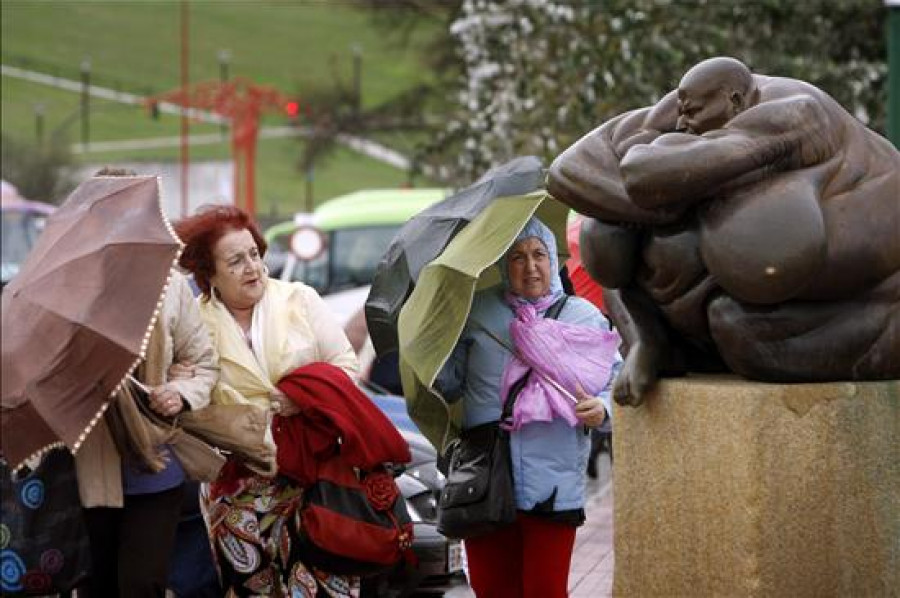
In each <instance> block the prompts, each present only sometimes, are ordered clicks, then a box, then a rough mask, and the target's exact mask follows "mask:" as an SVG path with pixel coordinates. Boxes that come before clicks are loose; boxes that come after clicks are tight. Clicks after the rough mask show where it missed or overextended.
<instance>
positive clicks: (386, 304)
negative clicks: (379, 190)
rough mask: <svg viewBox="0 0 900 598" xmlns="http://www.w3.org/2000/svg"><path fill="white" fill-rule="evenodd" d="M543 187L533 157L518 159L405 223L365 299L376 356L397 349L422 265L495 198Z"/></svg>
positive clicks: (542, 179) (386, 253)
mask: <svg viewBox="0 0 900 598" xmlns="http://www.w3.org/2000/svg"><path fill="white" fill-rule="evenodd" d="M543 185H544V171H543V168H542V167H541V162H540V160H538V159H537V158H535V157H534V156H525V157H521V158H516V159H515V160H512V161H510V162H507V163H506V164H503V165H502V166H498V167H497V168H494V169H492V170H490V171H488V172H487V173H486V174H485V175H484V176H483V177H481V179H479V180H478V181H477V182H476V183H475V184H473V185H471V186H470V187H467V188H465V189H463V190H462V191H460V192H459V193H456V194H455V195H452V196H450V197H448V198H447V199H445V200H443V201H440V202H438V203H436V204H434V205H432V206H430V207H428V208H426V209H425V210H423V211H422V212H420V213H419V214H417V215H416V216H414V217H413V218H412V219H410V221H409V222H407V223H406V224H405V225H403V228H401V229H400V231H399V232H398V233H397V236H396V237H395V238H394V240H393V241H392V242H391V244H390V246H389V247H388V249H387V251H386V252H385V255H384V258H382V260H381V263H379V265H378V268H377V270H376V271H375V278H374V280H373V282H372V289H371V291H370V292H369V298H368V300H367V301H366V323H367V325H368V328H369V335H370V336H371V337H372V343H373V345H374V346H375V351H376V352H377V353H378V355H379V356H382V357H383V356H384V355H385V354H386V353H389V352H391V351H396V350H397V318H398V316H399V315H400V309H401V308H402V307H403V304H404V303H405V302H406V299H407V298H408V297H409V295H410V293H411V292H412V290H413V287H414V286H415V283H416V280H417V279H418V278H419V273H420V272H421V271H422V268H423V267H424V266H425V264H427V263H429V262H430V261H432V260H433V259H434V258H436V257H437V256H438V255H440V253H441V252H442V251H443V250H444V248H445V247H446V246H447V244H448V243H449V242H450V240H451V239H452V238H453V237H454V236H456V234H457V233H459V231H460V230H462V228H463V227H464V226H466V225H467V224H468V223H469V222H471V221H472V220H473V219H474V218H475V217H477V216H478V215H479V214H480V213H481V212H482V210H484V208H485V207H486V206H487V205H489V204H490V203H491V202H492V201H494V200H495V199H496V198H498V197H506V196H513V195H522V194H525V193H530V192H532V191H535V190H537V189H541V188H543ZM562 246H563V247H564V246H565V244H563V245H562Z"/></svg>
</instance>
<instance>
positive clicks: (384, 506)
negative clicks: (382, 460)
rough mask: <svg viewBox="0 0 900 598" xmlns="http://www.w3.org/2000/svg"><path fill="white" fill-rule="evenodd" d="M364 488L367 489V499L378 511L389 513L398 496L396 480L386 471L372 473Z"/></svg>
mask: <svg viewBox="0 0 900 598" xmlns="http://www.w3.org/2000/svg"><path fill="white" fill-rule="evenodd" d="M363 487H365V489H366V498H368V499H369V504H371V505H372V506H373V507H374V508H375V510H377V511H387V510H388V509H390V508H391V507H392V506H393V505H394V501H395V500H397V496H398V495H399V494H400V493H399V492H398V491H397V484H395V483H394V478H393V477H391V476H390V474H388V473H387V472H386V471H378V472H374V473H370V474H369V475H367V476H366V479H365V480H364V481H363Z"/></svg>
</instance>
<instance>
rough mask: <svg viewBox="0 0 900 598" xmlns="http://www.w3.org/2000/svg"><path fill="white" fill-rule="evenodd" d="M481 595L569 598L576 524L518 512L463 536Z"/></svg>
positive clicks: (473, 582)
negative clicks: (481, 532)
mask: <svg viewBox="0 0 900 598" xmlns="http://www.w3.org/2000/svg"><path fill="white" fill-rule="evenodd" d="M465 545H466V558H467V559H468V561H469V582H470V583H471V585H472V589H473V590H474V591H475V596H477V598H565V597H566V596H568V590H567V588H568V583H569V565H570V564H571V562H572V548H573V547H574V546H575V527H573V526H572V525H566V524H562V523H555V522H552V521H548V520H546V519H544V518H541V517H535V516H534V515H527V514H524V513H519V516H518V517H517V518H516V522H515V523H513V524H512V525H510V526H508V527H505V528H503V529H500V530H497V531H496V532H493V533H490V534H487V535H485V536H479V537H478V538H472V539H469V540H465Z"/></svg>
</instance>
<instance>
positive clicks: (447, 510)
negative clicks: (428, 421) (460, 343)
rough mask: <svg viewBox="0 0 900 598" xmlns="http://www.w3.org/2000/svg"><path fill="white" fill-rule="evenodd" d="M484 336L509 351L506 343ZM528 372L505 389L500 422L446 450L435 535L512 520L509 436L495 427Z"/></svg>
mask: <svg viewBox="0 0 900 598" xmlns="http://www.w3.org/2000/svg"><path fill="white" fill-rule="evenodd" d="M566 299H567V296H566V295H563V296H562V298H560V300H559V301H557V302H556V303H554V304H553V305H552V306H551V307H550V309H548V310H547V312H546V313H545V314H544V316H545V317H547V318H552V319H556V318H557V317H558V316H559V312H561V311H562V308H563V306H564V305H565V303H566ZM488 334H489V335H490V336H491V337H492V338H494V340H496V341H497V342H498V343H500V344H501V345H503V347H504V348H506V349H509V347H507V345H506V343H504V342H502V341H501V340H500V339H499V338H497V337H495V336H494V335H493V334H491V333H490V332H489V333H488ZM530 372H531V371H530V370H529V372H528V373H526V374H525V375H524V376H522V378H520V379H519V380H518V381H517V382H516V383H515V384H514V385H513V386H512V387H511V388H510V390H509V398H508V399H507V400H506V403H505V404H504V406H503V412H502V414H501V416H500V420H498V421H494V422H487V423H484V424H481V425H478V426H474V427H472V428H469V429H467V430H463V431H462V433H460V435H459V438H458V439H457V440H455V441H454V444H453V445H451V447H450V449H449V451H450V453H451V458H450V464H449V466H448V472H447V482H446V484H445V485H444V489H443V491H442V492H441V498H440V501H439V502H438V518H437V528H438V531H439V532H440V533H442V534H443V535H445V536H447V537H448V538H458V539H464V538H474V537H476V536H481V535H484V534H487V533H490V532H492V531H494V530H497V529H499V528H501V527H503V526H506V525H509V524H510V523H513V522H514V521H515V520H516V496H515V490H514V488H513V479H512V465H511V463H510V456H509V432H508V431H506V430H504V429H503V428H501V427H500V422H501V421H508V420H509V419H510V418H511V417H512V411H513V406H514V405H515V402H516V399H517V398H518V396H519V393H520V392H521V391H522V389H523V388H524V387H525V383H526V382H527V380H528V375H529V374H530Z"/></svg>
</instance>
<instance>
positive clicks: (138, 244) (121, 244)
mask: <svg viewBox="0 0 900 598" xmlns="http://www.w3.org/2000/svg"><path fill="white" fill-rule="evenodd" d="M145 245H153V246H160V247H168V246H169V244H168V243H163V242H159V243H155V242H151V241H119V242H115V243H110V244H108V245H104V246H103V247H100V248H98V249H91V250H90V251H85V252H83V253H81V254H80V255H75V256H72V257H71V258H69V259H67V260H66V261H64V262H61V263H59V264H57V265H55V266H53V267H52V268H51V269H49V270H47V271H46V272H43V273H41V275H40V276H38V277H36V278H33V279H31V280H29V281H28V282H27V285H33V284H37V283H39V282H41V281H43V280H44V279H46V278H48V277H50V276H51V275H52V274H55V273H56V272H57V271H59V270H60V269H62V268H65V267H67V266H70V265H71V264H73V263H74V262H76V261H78V260H81V259H84V258H88V257H91V256H93V255H96V254H99V253H100V252H103V251H106V250H108V249H113V248H120V247H125V246H135V247H143V246H145ZM171 247H172V251H173V252H174V251H176V250H177V247H176V246H174V245H173V246H171Z"/></svg>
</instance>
